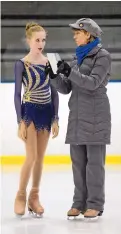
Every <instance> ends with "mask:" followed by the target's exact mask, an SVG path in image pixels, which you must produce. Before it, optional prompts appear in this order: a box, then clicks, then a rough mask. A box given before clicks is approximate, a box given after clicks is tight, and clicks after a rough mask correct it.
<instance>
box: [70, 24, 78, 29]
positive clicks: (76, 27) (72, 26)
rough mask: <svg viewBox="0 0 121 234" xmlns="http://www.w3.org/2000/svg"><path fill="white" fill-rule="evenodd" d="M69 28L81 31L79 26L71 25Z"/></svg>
mask: <svg viewBox="0 0 121 234" xmlns="http://www.w3.org/2000/svg"><path fill="white" fill-rule="evenodd" d="M69 26H70V27H71V28H75V29H80V27H79V25H77V24H69Z"/></svg>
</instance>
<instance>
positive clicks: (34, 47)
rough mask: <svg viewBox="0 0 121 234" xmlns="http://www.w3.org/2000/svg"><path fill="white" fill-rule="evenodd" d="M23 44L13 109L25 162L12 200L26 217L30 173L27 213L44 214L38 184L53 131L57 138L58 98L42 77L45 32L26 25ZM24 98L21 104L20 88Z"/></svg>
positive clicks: (18, 210) (44, 59)
mask: <svg viewBox="0 0 121 234" xmlns="http://www.w3.org/2000/svg"><path fill="white" fill-rule="evenodd" d="M26 41H27V44H28V45H29V48H30V51H29V53H28V54H27V55H26V56H25V57H24V58H23V59H20V60H18V61H16V63H15V96H14V101H15V109H16V113H17V120H18V124H19V127H18V136H19V137H20V138H21V139H22V140H23V141H24V143H25V148H26V159H25V162H24V165H23V167H22V171H21V175H20V183H19V189H18V192H17V195H16V198H15V204H14V212H15V213H16V214H17V215H24V214H25V207H26V188H27V185H28V181H29V178H30V174H31V171H32V179H33V181H32V188H31V191H30V194H29V197H28V210H29V211H31V212H34V213H36V214H39V215H41V214H43V213H44V208H43V207H42V205H41V204H40V202H39V195H38V193H39V184H40V180H41V175H42V167H43V158H44V154H45V150H46V147H47V144H48V140H49V136H50V132H51V129H52V134H53V138H55V137H57V135H58V132H59V126H58V105H59V97H58V93H57V91H56V90H55V88H54V87H53V86H52V85H50V77H49V76H47V75H46V73H45V67H46V64H47V63H48V60H47V58H46V57H45V56H44V55H43V50H44V47H45V43H46V31H45V29H44V28H43V27H41V26H40V25H39V24H37V23H34V22H32V23H28V24H27V25H26ZM22 84H23V86H24V95H23V100H22V104H21V87H22Z"/></svg>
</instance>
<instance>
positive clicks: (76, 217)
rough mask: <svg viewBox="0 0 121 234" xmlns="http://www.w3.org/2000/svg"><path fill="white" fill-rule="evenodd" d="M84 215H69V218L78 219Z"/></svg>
mask: <svg viewBox="0 0 121 234" xmlns="http://www.w3.org/2000/svg"><path fill="white" fill-rule="evenodd" d="M83 217H84V216H83V215H82V214H81V213H80V214H79V215H76V216H72V215H71V216H67V219H68V220H78V219H80V218H83Z"/></svg>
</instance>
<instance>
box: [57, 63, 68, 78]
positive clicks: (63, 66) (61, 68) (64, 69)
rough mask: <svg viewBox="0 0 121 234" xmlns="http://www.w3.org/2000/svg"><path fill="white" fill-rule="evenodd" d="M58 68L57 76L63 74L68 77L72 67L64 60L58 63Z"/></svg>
mask: <svg viewBox="0 0 121 234" xmlns="http://www.w3.org/2000/svg"><path fill="white" fill-rule="evenodd" d="M57 67H58V70H57V74H59V73H62V74H64V75H65V76H67V77H68V76H69V75H70V72H71V67H70V66H69V64H68V63H66V62H65V61H64V60H62V61H59V62H58V63H57Z"/></svg>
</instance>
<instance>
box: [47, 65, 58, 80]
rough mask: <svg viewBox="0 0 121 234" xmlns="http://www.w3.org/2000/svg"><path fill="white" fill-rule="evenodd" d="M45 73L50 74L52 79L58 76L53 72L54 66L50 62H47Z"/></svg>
mask: <svg viewBox="0 0 121 234" xmlns="http://www.w3.org/2000/svg"><path fill="white" fill-rule="evenodd" d="M45 74H46V76H47V75H49V77H50V79H54V78H56V76H57V74H54V73H53V70H52V68H51V65H50V63H47V64H46V67H45Z"/></svg>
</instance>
